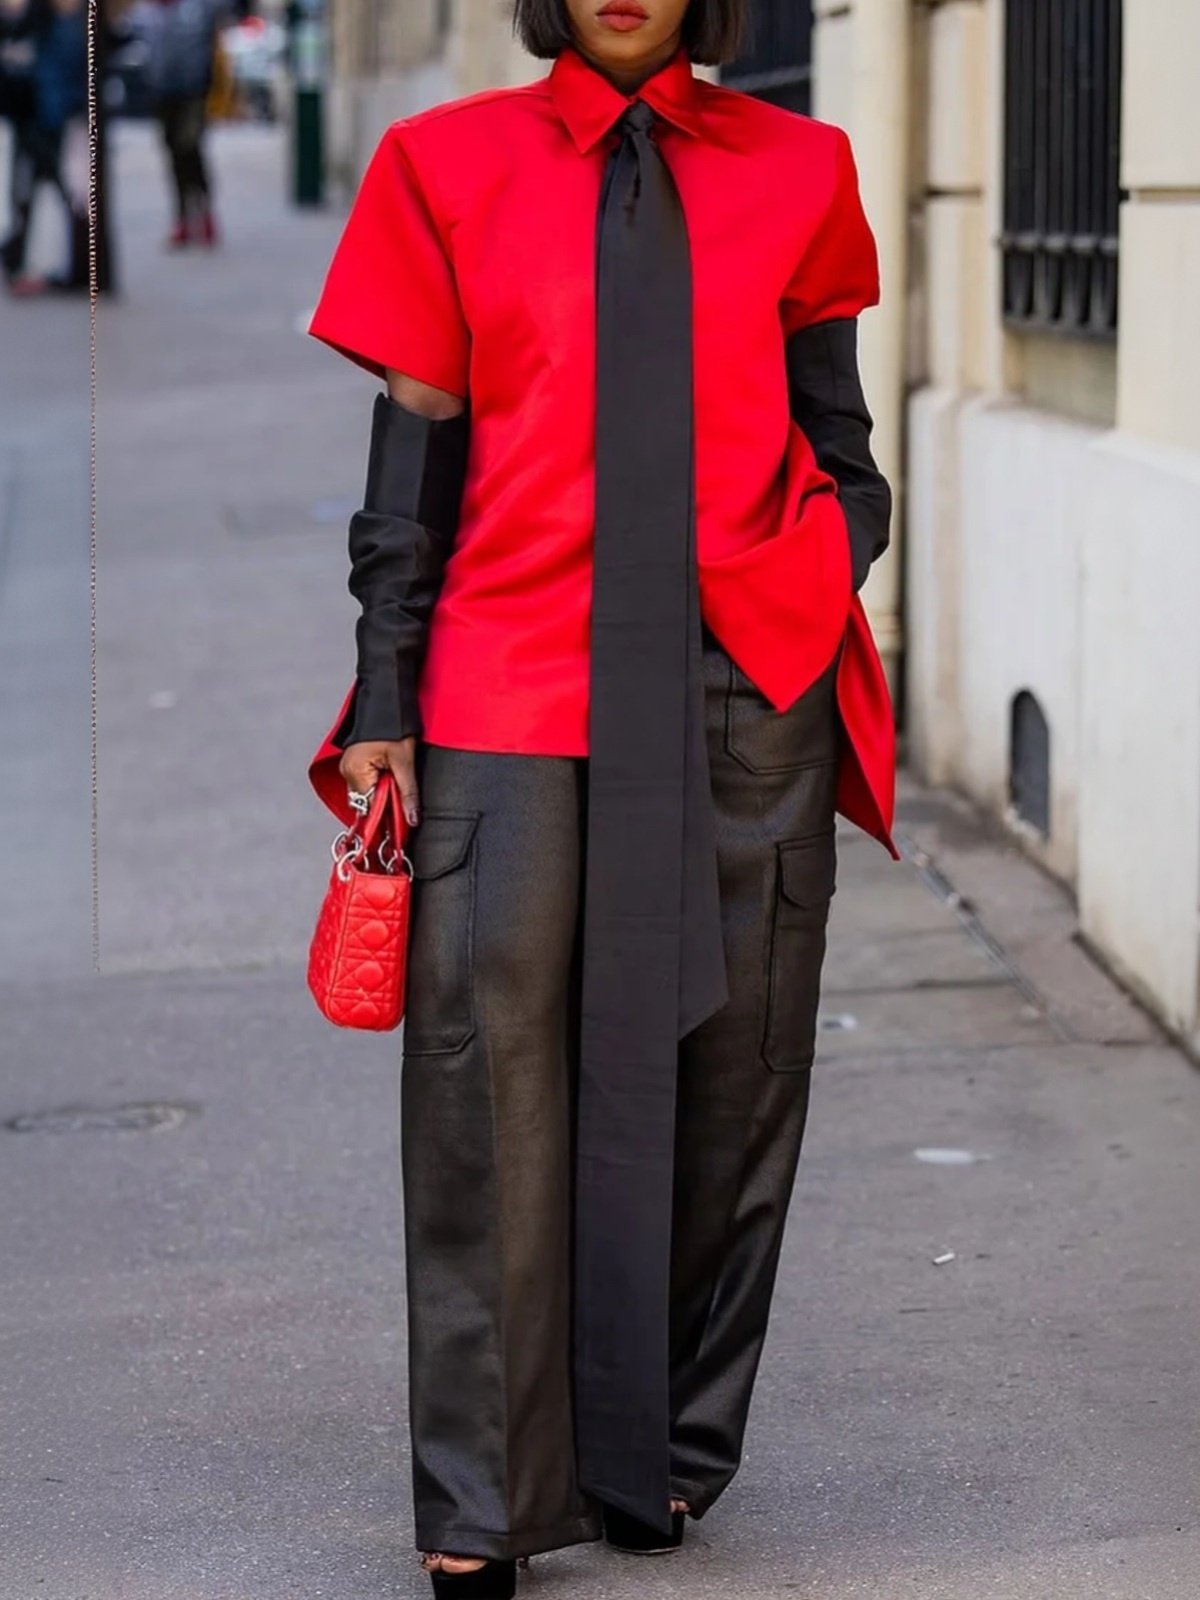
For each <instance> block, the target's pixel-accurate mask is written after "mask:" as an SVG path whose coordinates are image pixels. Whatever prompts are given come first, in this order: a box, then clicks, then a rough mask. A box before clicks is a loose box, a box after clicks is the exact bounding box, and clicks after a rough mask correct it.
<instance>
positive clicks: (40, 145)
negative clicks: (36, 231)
mask: <svg viewBox="0 0 1200 1600" xmlns="http://www.w3.org/2000/svg"><path fill="white" fill-rule="evenodd" d="M0 39H3V40H4V41H5V43H6V44H7V45H8V46H9V48H10V49H12V48H13V47H14V46H18V45H22V46H24V47H25V49H26V50H27V51H28V56H27V65H26V67H25V74H26V75H25V76H24V78H23V81H21V82H20V84H19V86H17V87H15V90H14V98H13V109H14V110H15V112H16V113H17V114H16V115H15V116H14V117H13V134H14V149H13V174H12V214H13V215H12V226H11V229H10V231H9V235H8V237H7V239H6V240H5V241H4V244H3V245H2V246H0V266H2V267H3V271H4V275H5V279H6V281H7V283H8V287H9V289H10V290H11V291H12V292H13V293H14V294H28V293H33V292H37V291H40V290H42V289H43V288H46V287H48V286H55V285H58V284H65V283H67V282H68V281H69V280H71V279H72V278H73V277H74V276H75V274H74V272H73V271H72V268H71V267H70V266H69V267H68V270H67V272H66V273H65V274H64V275H63V277H62V278H58V279H50V280H46V279H42V278H39V277H33V276H30V275H29V274H27V273H26V270H25V265H26V254H27V249H28V242H29V230H30V227H31V224H32V221H33V211H34V203H35V200H36V197H37V191H38V188H39V186H40V185H42V184H43V183H48V184H50V185H51V186H52V187H53V188H54V189H56V190H57V191H58V193H59V195H60V197H61V199H62V203H63V208H64V210H65V212H66V216H67V227H68V233H69V241H70V242H69V257H70V261H71V263H74V262H75V261H76V259H77V258H78V257H79V255H80V254H81V249H80V247H81V245H82V247H83V248H82V255H83V257H84V259H86V253H87V252H86V240H87V212H86V208H85V207H84V206H83V205H81V203H80V200H79V198H78V197H76V196H74V195H73V194H72V193H71V191H70V189H69V187H68V186H67V184H66V182H65V180H64V177H63V171H62V155H63V141H64V138H65V136H66V131H67V127H68V125H69V124H70V122H71V121H72V119H73V118H75V117H78V116H80V115H82V114H83V113H84V112H85V111H86V109H87V17H86V10H85V6H84V0H25V4H24V5H23V6H22V7H21V8H20V9H19V10H14V9H12V8H8V9H6V10H5V11H2V12H0Z"/></svg>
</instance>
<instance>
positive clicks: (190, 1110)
mask: <svg viewBox="0 0 1200 1600" xmlns="http://www.w3.org/2000/svg"><path fill="white" fill-rule="evenodd" d="M198 1109H199V1107H197V1106H188V1105H181V1104H175V1105H173V1104H171V1103H170V1102H169V1101H166V1100H140V1101H135V1102H132V1103H130V1104H129V1105H123V1106H59V1107H58V1108H57V1109H56V1110H53V1111H26V1112H23V1113H22V1114H21V1115H20V1116H17V1117H10V1118H9V1119H8V1121H7V1122H6V1123H5V1124H4V1126H5V1127H6V1128H7V1129H8V1131H9V1132H10V1133H150V1132H153V1131H154V1130H156V1129H165V1130H169V1129H171V1128H178V1127H181V1126H182V1124H183V1123H184V1122H186V1121H187V1119H188V1118H189V1117H191V1116H194V1115H195V1113H196V1112H197V1110H198Z"/></svg>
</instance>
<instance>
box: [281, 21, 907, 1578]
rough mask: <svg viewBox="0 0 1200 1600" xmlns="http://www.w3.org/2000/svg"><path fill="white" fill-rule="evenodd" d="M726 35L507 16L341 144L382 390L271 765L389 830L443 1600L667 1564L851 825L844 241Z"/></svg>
mask: <svg viewBox="0 0 1200 1600" xmlns="http://www.w3.org/2000/svg"><path fill="white" fill-rule="evenodd" d="M742 11H743V6H742V5H741V4H740V3H737V0H690V3H689V0H518V4H517V8H516V26H517V28H518V30H519V31H520V34H521V37H522V39H523V40H524V42H525V44H526V45H527V46H528V48H529V49H530V50H531V51H533V53H534V54H536V55H540V56H542V57H546V58H552V59H553V65H552V68H551V70H550V73H549V75H548V76H547V77H545V78H543V79H541V80H540V81H538V82H536V83H533V84H530V85H527V86H525V87H522V88H517V89H504V90H500V91H496V92H493V93H486V94H481V95H475V96H473V97H471V98H469V99H466V100H462V101H458V102H455V103H453V104H450V105H444V106H441V107H438V108H436V109H434V110H431V111H427V112H424V113H422V114H420V115H417V116H413V117H409V118H405V119H403V120H401V121H399V122H396V123H394V124H393V125H392V126H391V127H390V128H389V129H388V130H387V132H386V133H385V135H384V137H383V139H382V141H381V143H380V145H379V147H378V149H377V150H376V152H375V155H374V157H373V158H372V161H371V163H370V165H369V167H368V170H367V172H366V174H365V176H364V178H363V181H362V185H361V187H360V190H359V193H358V196H357V198H356V201H355V204H354V206H353V208H352V211H351V214H350V217H349V219H348V221H347V223H346V226H345V231H344V233H343V235H342V238H341V241H340V243H339V245H338V248H337V251H336V252H335V255H334V258H333V261H332V263H331V265H330V268H329V273H328V276H327V279H326V282H325V286H324V290H323V292H322V295H321V298H320V301H319V304H318V306H317V309H316V311H315V312H314V315H313V319H312V322H311V325H310V332H312V333H313V334H314V335H315V336H316V337H317V338H319V339H321V340H323V341H324V342H326V343H327V344H329V345H331V346H332V347H333V348H335V349H337V350H339V351H341V352H342V353H343V354H345V355H346V356H348V357H349V358H350V359H352V360H354V361H355V362H357V363H358V364H359V365H360V366H362V367H364V368H365V369H366V370H367V371H369V372H371V373H373V374H375V375H376V376H378V377H381V378H385V379H386V383H387V393H386V394H384V393H382V392H381V393H380V394H379V395H377V397H376V400H375V411H374V418H373V427H372V438H371V449H370V457H369V465H368V473H367V487H366V495H365V499H364V504H363V507H362V509H361V510H360V511H358V512H356V513H355V515H354V517H353V518H352V519H351V525H350V548H351V558H352V566H351V577H350V586H351V589H352V592H353V593H354V594H355V595H356V596H357V598H358V599H359V602H360V606H361V616H360V619H359V622H358V627H357V641H358V670H357V673H356V676H355V680H354V683H353V685H352V686H351V689H350V691H349V693H348V694H347V696H346V700H345V702H344V704H343V706H342V710H341V712H340V714H339V716H338V718H337V721H336V722H335V724H334V726H333V727H332V729H331V730H330V733H329V735H328V736H327V738H326V740H325V743H324V744H323V745H322V747H321V749H320V750H319V751H318V753H317V755H316V756H315V757H314V760H313V765H312V768H311V775H312V778H313V782H314V784H315V785H316V786H317V789H318V791H319V792H320V793H321V795H322V797H323V798H324V799H325V800H326V802H327V803H328V804H329V805H330V807H331V808H332V809H333V810H335V811H336V812H337V813H338V814H339V815H340V816H342V817H343V818H345V819H349V818H350V817H351V816H352V815H353V811H352V809H351V807H352V805H353V804H355V803H358V804H361V803H362V795H363V794H364V793H365V792H368V791H369V790H370V788H371V786H372V785H373V783H374V782H375V780H376V778H377V776H378V774H379V773H381V772H385V771H390V772H391V773H393V774H394V775H395V778H396V780H397V782H398V784H399V787H400V789H401V791H402V794H403V797H404V803H405V809H406V814H407V817H408V820H409V822H410V824H411V825H412V826H413V828H414V829H415V832H414V834H413V842H412V845H411V853H412V859H413V864H414V879H415V881H414V895H413V920H412V928H411V948H410V955H409V1001H408V1014H407V1019H406V1023H405V1040H404V1074H403V1086H402V1112H403V1135H402V1145H403V1157H404V1191H405V1216H406V1241H407V1262H408V1316H409V1352H410V1402H411V1427H412V1442H413V1475H414V1491H415V1500H416V1531H417V1542H418V1544H419V1546H420V1547H421V1548H422V1549H423V1550H424V1551H425V1552H426V1553H425V1558H424V1559H425V1565H426V1566H427V1568H428V1569H429V1570H430V1571H431V1573H432V1575H433V1581H434V1586H435V1589H439V1590H444V1591H446V1592H448V1593H451V1594H458V1595H462V1596H467V1595H478V1596H493V1595H509V1594H511V1593H512V1592H513V1586H514V1581H515V1574H514V1567H515V1561H516V1559H518V1558H521V1557H525V1556H528V1555H530V1554H532V1553H534V1552H537V1551H544V1550H550V1549H554V1548H556V1547H559V1546H563V1545H568V1544H572V1543H577V1542H580V1541H583V1540H588V1539H593V1538H596V1537H599V1536H600V1535H601V1534H603V1535H604V1536H605V1537H606V1538H607V1539H608V1540H609V1542H610V1543H611V1544H614V1545H616V1546H617V1547H618V1548H621V1549H625V1550H633V1551H638V1552H644V1553H650V1552H655V1551H660V1550H667V1549H673V1548H675V1547H677V1546H678V1544H679V1542H680V1540H681V1537H682V1532H683V1526H684V1521H683V1519H684V1516H685V1515H687V1514H689V1513H690V1515H691V1516H692V1517H694V1518H698V1517H700V1516H702V1515H703V1514H704V1513H705V1512H706V1511H707V1510H708V1509H709V1507H710V1506H711V1505H712V1504H713V1503H714V1501H715V1500H716V1499H717V1497H718V1496H719V1495H720V1494H721V1492H722V1491H723V1490H724V1489H725V1487H726V1485H727V1484H728V1483H729V1481H730V1479H731V1478H732V1477H733V1475H734V1473H735V1471H736V1469H737V1465H738V1460H739V1455H740V1450H741V1443H742V1436H743V1431H744V1426H745V1419H746V1411H747V1407H748V1405H749V1400H750V1392H751V1388H752V1385H753V1381H754V1376H755V1371H756V1368H757V1365H758V1360H759V1355H760V1351H761V1348H762V1343H763V1336H764V1332H765V1328H766V1322H767V1315H768V1311H769V1307H770V1300H771V1294H772V1289H773V1283H774V1277H775V1270H776V1263H777V1259H778V1254H779V1248H780V1242H781V1237H782V1231H783V1225H784V1220H785V1216H786V1211H787V1205H788V1199H789V1195H790V1192H791V1187H792V1181H793V1177H794V1172H795V1166H796V1161H797V1157H798V1154H799V1149H800V1142H801V1137H802V1134H803V1130H804V1123H805V1118H806V1113H807V1105H808V1091H809V1077H810V1066H811V1062H812V1056H813V1043H814V1034H815V1027H816V1009H817V995H818V985H819V976H820V968H821V962H822V958H823V954H824V946H825V922H826V917H827V912H828V908H829V901H830V897H831V895H832V893H833V889H834V870H835V859H834V813H835V808H838V807H840V808H841V809H842V810H843V811H845V812H846V814H847V815H849V816H851V817H852V818H854V819H855V820H857V821H859V822H861V823H862V824H863V825H864V826H865V827H867V828H868V829H869V830H870V831H871V832H872V833H873V834H875V835H876V836H877V837H878V838H879V839H880V840H881V841H882V842H883V843H884V844H885V845H887V846H888V847H889V848H891V839H890V834H889V818H890V808H891V787H892V742H891V740H892V735H891V717H890V708H889V705H888V699H887V690H886V684H885V682H884V679H883V676H882V672H881V669H880V666H879V660H878V657H877V655H876V654H875V652H874V648H873V646H872V644H871V641H870V635H869V632H868V631H867V629H866V624H865V621H864V618H863V612H862V608H861V605H860V604H859V602H858V600H857V598H856V597H855V596H854V591H855V590H856V589H857V587H858V586H859V585H860V584H861V583H862V581H863V580H864V578H865V576H866V573H867V569H868V568H869V566H870V563H871V561H872V560H873V559H874V558H875V557H876V556H877V555H878V554H879V553H880V551H881V550H882V549H883V548H884V546H885V544H886V542H887V523H888V512H889V495H888V490H887V486H886V484H885V483H884V482H883V480H882V479H881V478H880V475H879V473H878V471H877V469H876V468H875V466H874V463H873V462H872V460H871V455H870V451H869V448H868V435H869V432H870V427H871V419H870V417H869V415H868V414H867V411H866V407H865V405H864V404H863V400H862V393H861V388H860V386H859V383H858V376H857V369H856V360H855V318H856V317H857V314H858V313H859V311H861V310H862V309H863V307H865V306H868V305H871V304H873V303H874V302H875V301H876V300H877V298H878V278H877V268H876V256H875V249H874V243H873V240H872V236H871V233H870V230H869V228H868V226H867V223H866V221H865V219H864V216H863V212H862V208H861V205H860V203H859V198H858V191H857V182H856V177H855V168H854V163H853V159H852V156H851V154H850V149H849V145H848V142H847V140H846V138H845V135H844V134H842V133H841V131H840V130H838V129H836V128H833V127H831V126H828V125H825V124H822V123H819V122H815V121H811V120H809V119H807V118H803V117H797V116H794V115H792V114H790V113H787V112H784V111H781V110H778V109H776V108H774V107H771V106H768V105H765V104H763V103H761V102H759V101H756V100H753V99H750V98H748V97H746V96H744V95H740V94H736V93H733V92H731V91H730V90H727V89H724V88H720V87H717V86H715V85H712V84H710V83H708V82H706V81H705V80H704V79H702V78H700V77H697V76H696V75H694V73H693V71H692V62H716V61H721V60H726V59H729V58H730V56H731V55H732V54H733V53H734V50H735V48H736V44H737V40H738V35H739V29H740V25H741V23H742V20H743V19H742ZM843 725H844V726H843ZM348 790H349V791H350V792H348Z"/></svg>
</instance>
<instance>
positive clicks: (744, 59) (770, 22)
mask: <svg viewBox="0 0 1200 1600" xmlns="http://www.w3.org/2000/svg"><path fill="white" fill-rule="evenodd" d="M721 82H722V83H727V84H728V85H729V86H730V88H732V89H743V90H745V92H746V93H747V94H754V95H758V96H759V98H760V99H762V100H770V101H771V102H772V103H773V104H774V105H777V106H786V107H787V108H788V110H790V111H803V112H804V113H805V114H807V113H808V111H809V109H810V106H811V103H812V0H750V30H749V34H748V36H747V39H746V46H745V49H744V50H743V52H742V54H741V56H740V57H739V58H738V59H737V60H736V61H734V62H732V63H731V64H730V65H729V66H728V67H726V68H724V69H723V71H722V73H721Z"/></svg>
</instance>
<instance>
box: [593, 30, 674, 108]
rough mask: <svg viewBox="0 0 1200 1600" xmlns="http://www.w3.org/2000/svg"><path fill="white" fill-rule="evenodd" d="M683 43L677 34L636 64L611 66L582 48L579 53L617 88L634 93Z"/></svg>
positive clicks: (627, 92) (628, 93)
mask: <svg viewBox="0 0 1200 1600" xmlns="http://www.w3.org/2000/svg"><path fill="white" fill-rule="evenodd" d="M682 43H683V38H682V35H680V34H676V36H675V38H674V39H670V40H668V41H667V43H666V44H665V45H663V46H662V47H661V49H659V50H656V51H655V52H654V54H653V56H650V57H647V59H645V60H644V61H639V62H638V63H637V65H636V66H634V65H630V66H611V65H607V64H606V63H605V62H603V61H597V60H596V58H595V56H590V55H588V54H587V53H586V51H582V50H581V51H580V52H579V53H580V55H582V56H583V59H584V60H585V61H586V62H587V64H588V65H589V66H590V67H594V68H595V69H596V71H597V72H598V73H599V74H600V76H601V77H602V78H607V79H608V81H609V83H611V84H612V85H613V87H614V88H615V89H619V90H620V91H621V93H622V94H624V95H634V94H636V93H637V92H638V90H639V89H640V88H641V87H642V85H643V84H644V83H645V82H646V81H647V79H649V78H652V77H653V76H654V74H655V73H656V72H661V71H662V69H663V67H665V66H666V65H667V63H668V61H670V60H671V59H672V58H673V57H674V55H675V53H676V52H677V51H678V49H679V47H680V45H681V44H682Z"/></svg>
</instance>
